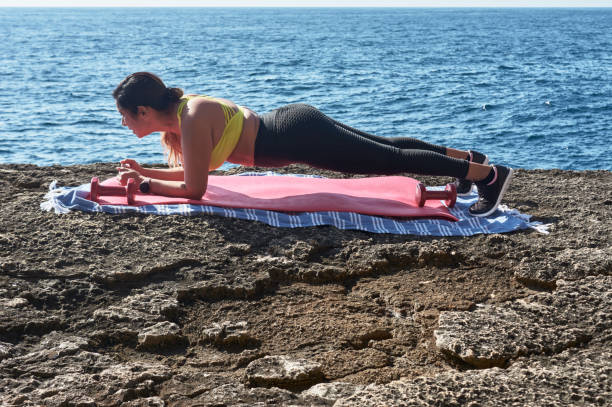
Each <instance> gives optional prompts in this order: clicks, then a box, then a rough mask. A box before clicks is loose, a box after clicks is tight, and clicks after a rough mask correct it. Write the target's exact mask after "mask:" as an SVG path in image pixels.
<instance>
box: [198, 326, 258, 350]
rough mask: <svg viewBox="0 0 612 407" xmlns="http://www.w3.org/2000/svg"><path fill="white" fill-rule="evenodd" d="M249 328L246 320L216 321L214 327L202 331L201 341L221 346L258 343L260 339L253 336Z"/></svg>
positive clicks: (244, 345) (241, 345)
mask: <svg viewBox="0 0 612 407" xmlns="http://www.w3.org/2000/svg"><path fill="white" fill-rule="evenodd" d="M247 328H248V324H247V322H246V321H239V322H230V321H224V322H222V323H220V324H218V323H215V324H213V326H212V327H210V328H206V329H204V330H203V331H202V340H201V342H202V343H212V344H214V345H216V346H219V347H224V346H239V347H247V346H250V345H252V346H254V345H257V344H258V343H259V341H258V340H257V339H256V338H254V337H253V336H251V334H250V333H249V332H248V329H247Z"/></svg>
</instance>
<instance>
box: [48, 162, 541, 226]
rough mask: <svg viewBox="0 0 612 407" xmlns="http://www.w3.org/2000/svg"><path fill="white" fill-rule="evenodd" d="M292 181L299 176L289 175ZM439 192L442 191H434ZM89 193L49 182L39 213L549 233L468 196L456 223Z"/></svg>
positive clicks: (457, 212)
mask: <svg viewBox="0 0 612 407" xmlns="http://www.w3.org/2000/svg"><path fill="white" fill-rule="evenodd" d="M241 175H249V176H253V175H258V176H266V175H281V174H276V173H272V172H265V173H244V174H241ZM292 176H303V175H296V174H293V175H292ZM439 188H440V189H443V188H444V187H439ZM88 193H89V184H85V185H81V186H79V187H74V188H58V187H57V183H56V182H55V181H54V182H52V183H51V185H49V192H48V193H47V195H45V201H44V202H42V203H41V204H40V207H41V209H43V210H47V211H50V210H55V212H56V213H67V212H70V211H71V210H82V211H85V212H106V213H128V212H140V213H146V214H156V215H197V214H201V213H203V214H208V215H218V216H225V217H228V218H237V219H246V220H254V221H258V222H263V223H266V224H268V225H271V226H275V227H287V228H297V227H308V226H321V225H331V226H335V227H337V228H338V229H356V230H363V231H366V232H373V233H392V234H400V235H407V234H410V235H421V236H472V235H476V234H480V233H484V234H489V233H504V232H512V231H515V230H520V229H527V228H531V229H535V230H537V231H539V232H541V233H548V225H544V224H542V223H541V222H532V221H530V216H529V215H525V214H522V213H520V212H518V211H517V210H515V209H509V208H508V207H506V206H504V205H501V206H500V207H499V209H498V210H497V211H496V212H495V213H494V214H492V215H491V216H488V217H486V218H475V217H473V216H470V215H469V213H468V208H469V207H470V205H471V204H472V203H474V202H475V201H476V199H477V195H476V193H475V192H473V193H472V194H471V195H469V196H465V197H457V203H456V205H455V207H453V208H451V209H450V212H451V213H452V214H453V215H454V216H455V217H456V218H457V219H459V221H458V222H451V221H447V220H438V219H411V220H402V219H398V218H385V217H380V216H371V215H362V214H359V213H353V212H331V211H327V212H300V213H284V212H276V211H267V210H261V209H236V208H221V207H217V206H208V205H190V204H176V205H145V206H122V205H99V204H97V203H96V202H92V201H89V200H87V199H85V197H87V195H88Z"/></svg>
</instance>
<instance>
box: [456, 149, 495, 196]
mask: <svg viewBox="0 0 612 407" xmlns="http://www.w3.org/2000/svg"><path fill="white" fill-rule="evenodd" d="M468 154H469V156H468V158H467V160H468V161H469V162H473V163H476V164H482V165H487V164H488V163H489V157H488V156H486V155H484V154H481V153H479V152H478V151H472V150H468ZM455 186H456V187H457V195H458V196H465V195H469V194H470V192H472V181H470V180H467V179H465V178H455Z"/></svg>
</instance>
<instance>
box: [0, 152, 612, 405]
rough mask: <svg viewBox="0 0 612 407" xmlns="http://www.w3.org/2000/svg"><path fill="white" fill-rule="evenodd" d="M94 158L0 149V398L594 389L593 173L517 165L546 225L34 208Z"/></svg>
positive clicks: (602, 395)
mask: <svg viewBox="0 0 612 407" xmlns="http://www.w3.org/2000/svg"><path fill="white" fill-rule="evenodd" d="M234 171H238V170H234ZM288 171H289V172H301V173H304V172H308V170H306V169H304V168H288ZM113 173H114V165H113V164H110V163H109V164H96V165H89V166H71V167H59V166H54V167H36V166H31V165H0V208H1V212H0V405H2V406H30V405H32V406H33V405H45V406H119V405H125V406H237V405H243V406H251V405H262V406H263V405H292V406H332V405H334V406H390V405H398V406H399V405H457V406H459V405H472V406H477V405H499V406H506V405H534V406H536V405H537V406H540V405H606V404H607V403H609V402H610V400H611V399H612V389H611V387H612V378H611V377H612V363H611V362H612V346H611V344H612V313H611V310H612V247H611V246H612V245H611V242H612V239H611V237H612V236H611V230H610V226H611V222H610V219H611V218H612V174H611V173H610V172H607V171H586V172H570V171H556V170H551V171H543V170H533V171H525V170H519V171H517V173H516V177H515V179H514V182H513V184H512V186H511V189H510V190H509V192H508V194H507V198H506V199H505V202H506V203H507V204H508V205H509V206H510V207H514V208H517V209H519V210H520V211H522V212H525V213H529V214H531V215H533V217H534V219H535V220H540V221H542V222H544V223H551V224H552V226H551V227H550V231H551V233H550V234H549V235H544V234H541V233H538V232H536V231H534V230H523V231H519V232H515V233H509V234H503V235H488V236H485V235H479V236H475V237H469V238H459V237H457V238H438V237H436V238H423V237H417V236H395V235H377V234H370V233H365V232H358V231H341V230H337V229H335V228H333V227H316V228H303V229H277V228H273V227H269V226H267V225H264V224H260V223H255V222H250V221H242V220H235V219H225V218H221V217H212V216H194V217H182V216H144V215H136V214H127V215H108V214H89V213H82V212H72V213H70V214H67V215H56V214H55V213H50V212H43V211H41V210H40V208H39V204H40V202H41V201H42V199H43V195H44V194H45V192H46V190H47V187H48V184H49V182H50V181H52V180H54V179H56V180H58V182H59V184H60V185H64V186H65V185H78V184H83V183H86V182H87V181H88V180H89V179H90V178H91V177H92V176H93V175H98V176H101V177H106V176H110V175H112V174H113ZM323 174H324V175H328V176H338V174H329V173H323ZM422 179H423V180H424V181H425V182H426V183H427V184H429V185H436V184H437V185H439V184H444V183H446V182H447V181H448V180H447V179H442V178H427V177H423V178H422ZM608 405H609V404H608Z"/></svg>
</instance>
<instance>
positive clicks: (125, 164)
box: [117, 158, 142, 172]
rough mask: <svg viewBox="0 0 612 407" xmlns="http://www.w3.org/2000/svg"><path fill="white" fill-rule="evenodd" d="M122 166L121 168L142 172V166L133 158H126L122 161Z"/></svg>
mask: <svg viewBox="0 0 612 407" xmlns="http://www.w3.org/2000/svg"><path fill="white" fill-rule="evenodd" d="M120 164H121V167H120V168H128V169H132V170H134V171H137V172H142V167H141V166H140V164H138V162H137V161H136V160H132V159H131V158H126V159H125V160H121V162H120ZM120 168H117V170H120Z"/></svg>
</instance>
